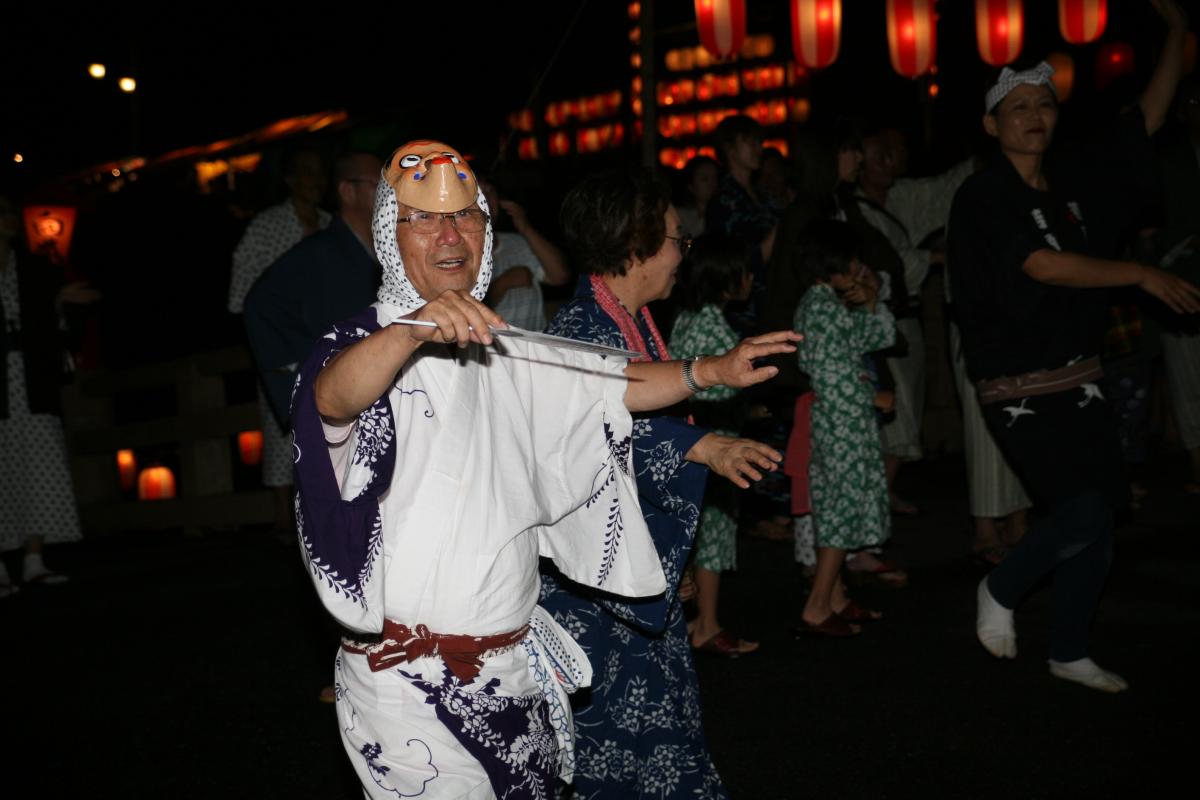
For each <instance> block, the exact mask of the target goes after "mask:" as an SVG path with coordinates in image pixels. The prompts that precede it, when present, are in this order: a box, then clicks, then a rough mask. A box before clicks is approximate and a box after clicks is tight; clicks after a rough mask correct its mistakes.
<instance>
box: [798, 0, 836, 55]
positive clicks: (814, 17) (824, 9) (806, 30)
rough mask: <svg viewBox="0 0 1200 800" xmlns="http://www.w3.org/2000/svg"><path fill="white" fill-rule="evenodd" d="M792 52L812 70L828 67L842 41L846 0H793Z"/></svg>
mask: <svg viewBox="0 0 1200 800" xmlns="http://www.w3.org/2000/svg"><path fill="white" fill-rule="evenodd" d="M791 5H792V14H791V17H792V53H793V55H794V56H795V59H796V61H798V62H799V63H800V64H802V65H804V66H806V67H809V68H810V69H821V68H822V67H828V66H829V65H830V64H832V63H833V62H834V61H836V60H837V57H838V49H839V47H840V46H841V38H842V0H791Z"/></svg>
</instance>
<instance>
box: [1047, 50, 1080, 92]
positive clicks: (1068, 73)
mask: <svg viewBox="0 0 1200 800" xmlns="http://www.w3.org/2000/svg"><path fill="white" fill-rule="evenodd" d="M1046 63H1047V64H1049V65H1050V66H1052V67H1054V76H1053V77H1052V78H1051V80H1053V81H1054V93H1055V94H1057V95H1058V102H1060V103H1065V102H1067V98H1069V97H1070V96H1071V88H1072V87H1073V86H1074V85H1075V62H1074V61H1072V60H1071V57H1070V56H1069V55H1067V54H1066V53H1051V54H1050V55H1048V56H1046Z"/></svg>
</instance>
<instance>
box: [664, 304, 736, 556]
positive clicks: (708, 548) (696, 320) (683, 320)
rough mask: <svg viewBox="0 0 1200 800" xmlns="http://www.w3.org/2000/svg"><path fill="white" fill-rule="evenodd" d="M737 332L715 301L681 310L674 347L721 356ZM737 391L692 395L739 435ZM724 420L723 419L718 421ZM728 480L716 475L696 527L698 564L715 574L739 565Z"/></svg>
mask: <svg viewBox="0 0 1200 800" xmlns="http://www.w3.org/2000/svg"><path fill="white" fill-rule="evenodd" d="M737 343H738V338H737V334H736V333H734V332H733V328H731V327H729V323H728V322H726V321H725V315H724V314H722V313H721V309H720V308H718V307H717V306H715V305H712V304H711V303H710V304H708V305H706V306H704V307H703V308H701V309H700V310H699V311H687V310H684V311H680V312H679V316H678V317H677V318H676V319H675V326H674V327H673V328H671V342H670V345H669V349H670V351H671V355H673V356H674V357H675V358H691V357H693V356H702V355H716V354H719V353H724V352H725V351H727V350H729V349H731V348H733V347H736V346H737ZM737 393H738V390H737V389H731V388H730V387H728V386H712V387H710V388H708V389H705V390H704V391H702V392H699V393H697V394H696V396H695V397H693V398H692V406H693V408H694V409H695V411H696V413H697V415H699V416H701V417H702V422H704V423H708V424H714V425H716V426H717V427H718V430H717V433H723V434H725V435H727V436H737V430H736V429H737V427H738V425H739V423H740V419H737V418H736V417H735V409H734V404H733V403H731V402H730V401H731V400H733V399H734V397H736V395H737ZM718 420H719V421H718ZM726 484H727V482H726V481H725V479H724V478H717V477H716V476H714V477H712V478H711V479H710V480H709V482H708V487H707V489H706V490H705V493H704V510H703V511H702V512H701V513H700V527H699V528H697V530H696V545H695V559H696V562H695V563H696V566H698V567H700V568H702V569H707V570H710V571H712V572H721V571H722V570H727V569H736V568H737V500H738V497H737V494H736V491H731V490H733V489H735V487H733V485H732V484H728V485H726Z"/></svg>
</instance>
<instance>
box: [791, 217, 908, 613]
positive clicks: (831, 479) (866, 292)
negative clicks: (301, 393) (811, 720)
mask: <svg viewBox="0 0 1200 800" xmlns="http://www.w3.org/2000/svg"><path fill="white" fill-rule="evenodd" d="M803 241H804V242H805V244H804V246H803V248H802V249H801V251H800V254H799V255H800V261H799V264H798V267H799V268H800V269H801V270H802V271H803V274H804V278H805V281H806V282H807V283H808V284H809V288H808V290H807V291H806V292H805V293H804V296H803V297H802V298H801V300H800V305H799V306H798V307H797V309H796V316H795V330H797V331H800V332H802V333H803V334H804V337H805V338H804V341H803V342H802V343H801V344H800V345H799V349H798V357H799V360H800V369H801V370H803V371H804V372H806V373H807V374H808V375H809V377H810V378H811V381H812V388H813V392H814V393H815V395H816V400H815V402H814V403H813V407H812V459H811V462H810V464H809V472H808V474H809V484H810V490H811V496H812V509H813V523H814V530H815V535H816V548H817V571H816V575H815V576H814V579H813V587H812V591H811V592H810V593H809V596H808V600H807V601H806V602H805V605H804V611H803V613H802V617H801V624H800V627H799V630H800V632H802V633H806V634H816V635H823V636H853V635H855V634H857V633H858V632H859V626H858V625H857V623H859V622H863V621H868V620H874V619H878V618H879V617H880V616H881V615H880V614H879V613H878V612H876V611H872V610H869V609H865V608H863V607H861V606H859V605H858V604H857V603H855V602H854V601H853V600H851V599H850V597H849V596H848V595H847V594H846V589H845V585H844V584H843V582H842V579H841V569H842V565H843V563H844V562H845V558H846V552H847V551H849V550H859V549H861V548H865V547H873V546H876V545H879V544H881V543H883V542H884V541H886V540H887V539H888V537H889V536H890V534H891V513H890V509H889V506H888V492H887V479H886V475H885V473H884V465H883V452H882V448H881V444H880V440H879V428H878V425H877V423H876V419H875V409H876V408H877V407H880V406H883V405H886V402H887V399H886V397H882V396H880V393H877V392H876V390H875V387H874V386H873V384H872V382H871V379H870V376H869V375H867V374H866V371H865V369H864V367H863V356H864V355H865V354H867V353H869V352H872V351H874V350H880V349H883V348H885V347H889V346H891V344H892V342H893V341H894V339H895V335H896V332H895V322H894V320H893V318H892V315H891V312H890V311H888V308H887V304H886V303H885V302H882V301H883V300H884V299H886V297H882V298H881V296H880V295H881V294H882V293H883V292H881V286H880V281H879V278H878V277H877V276H876V275H875V273H873V272H872V271H871V270H870V269H869V268H868V267H867V266H866V265H865V264H863V263H862V262H860V261H859V260H858V242H857V239H856V237H855V234H854V232H853V231H852V229H851V228H850V226H849V225H847V224H846V223H844V222H838V221H836V220H818V221H816V222H814V223H812V225H811V226H810V227H809V229H808V231H807V233H806V236H805V237H804V240H803ZM883 288H884V289H885V290H886V286H885V287H883Z"/></svg>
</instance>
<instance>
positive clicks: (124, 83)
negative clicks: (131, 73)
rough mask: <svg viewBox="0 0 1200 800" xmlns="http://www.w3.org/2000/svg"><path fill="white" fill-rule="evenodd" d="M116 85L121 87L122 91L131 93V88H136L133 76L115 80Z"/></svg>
mask: <svg viewBox="0 0 1200 800" xmlns="http://www.w3.org/2000/svg"><path fill="white" fill-rule="evenodd" d="M117 86H120V87H121V91H122V92H125V93H126V94H132V93H133V90H134V89H136V88H137V81H135V80H134V79H133V78H121V80H119V81H117Z"/></svg>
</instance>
